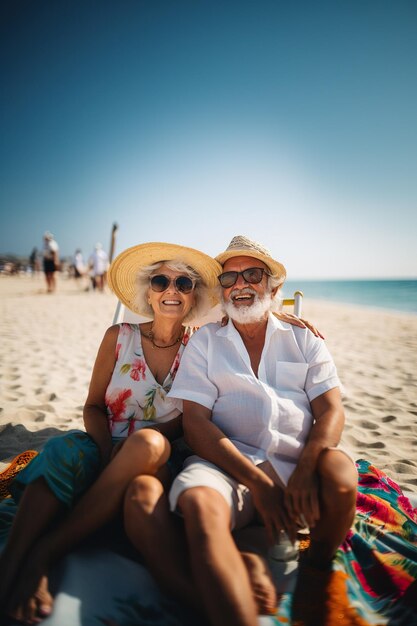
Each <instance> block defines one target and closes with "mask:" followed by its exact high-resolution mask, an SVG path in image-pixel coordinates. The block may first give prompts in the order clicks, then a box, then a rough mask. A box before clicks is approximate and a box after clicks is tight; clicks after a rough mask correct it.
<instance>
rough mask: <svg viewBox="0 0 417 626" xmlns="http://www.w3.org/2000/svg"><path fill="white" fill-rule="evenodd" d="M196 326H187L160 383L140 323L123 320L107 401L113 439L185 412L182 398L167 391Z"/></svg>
mask: <svg viewBox="0 0 417 626" xmlns="http://www.w3.org/2000/svg"><path fill="white" fill-rule="evenodd" d="M191 333H192V329H190V328H186V329H185V332H184V336H183V339H182V342H181V345H180V347H179V350H178V352H177V354H176V356H175V359H174V361H173V363H172V366H171V369H170V370H169V372H168V374H167V376H166V378H165V380H164V382H163V383H162V385H160V384H159V383H158V382H157V381H156V380H155V378H154V376H153V374H152V372H151V370H150V369H149V367H148V364H147V363H146V361H145V357H144V354H143V347H142V337H141V332H140V327H139V324H120V325H119V335H118V338H117V345H116V364H115V366H114V370H113V374H112V377H111V380H110V383H109V385H108V387H107V390H106V396H105V402H106V407H107V415H108V419H109V427H110V432H111V435H112V438H113V439H121V438H125V437H128V436H129V435H130V434H131V433H133V432H134V431H136V430H139V429H140V428H143V427H144V426H146V425H149V422H168V421H169V420H171V419H173V418H174V417H177V416H178V415H180V413H182V402H181V401H180V400H178V399H174V398H168V397H167V394H168V392H169V390H170V389H171V386H172V383H173V381H174V378H175V374H176V373H177V370H178V367H179V364H180V360H181V356H182V353H183V351H184V348H185V346H186V345H187V342H188V339H189V338H190V335H191Z"/></svg>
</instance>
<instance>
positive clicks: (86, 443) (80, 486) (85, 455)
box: [9, 430, 100, 508]
mask: <svg viewBox="0 0 417 626" xmlns="http://www.w3.org/2000/svg"><path fill="white" fill-rule="evenodd" d="M99 469H100V453H99V449H98V447H97V446H96V444H95V443H94V441H93V439H92V438H91V437H90V435H88V434H87V433H85V432H84V431H81V430H79V431H71V432H69V433H66V434H65V435H61V436H59V437H52V438H51V439H49V440H48V441H47V442H46V444H45V447H44V448H43V450H42V452H41V453H40V454H38V455H37V456H35V457H34V458H33V459H32V460H31V461H30V463H28V465H27V466H26V467H25V468H24V469H23V470H22V471H21V472H19V473H18V474H17V476H16V478H15V479H14V480H13V482H12V484H11V486H10V488H9V490H10V492H11V493H12V495H13V499H14V500H15V501H16V502H19V500H20V498H21V496H22V493H23V491H24V489H25V487H26V485H28V484H30V483H32V482H33V481H34V480H36V479H37V478H40V477H42V478H44V479H45V481H46V482H47V484H48V486H49V488H50V489H51V491H52V492H53V493H54V494H55V496H56V497H57V498H58V499H59V500H60V501H61V502H62V503H63V504H65V505H66V506H67V507H68V508H70V507H72V506H73V504H74V500H75V499H77V498H78V497H79V496H80V495H81V494H82V493H83V492H84V491H85V490H86V489H87V487H89V486H90V485H91V483H92V482H93V481H94V480H95V478H96V477H97V475H98V473H99Z"/></svg>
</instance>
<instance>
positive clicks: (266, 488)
mask: <svg viewBox="0 0 417 626" xmlns="http://www.w3.org/2000/svg"><path fill="white" fill-rule="evenodd" d="M250 490H251V494H252V498H253V503H254V505H255V508H256V510H257V511H258V513H259V515H260V516H261V518H262V520H263V523H264V524H265V528H266V531H267V534H268V538H269V541H270V543H271V545H272V544H274V543H276V542H277V541H278V536H279V533H280V531H281V530H285V532H286V533H287V535H288V537H289V538H290V540H291V541H292V542H293V543H294V541H295V540H296V535H297V528H296V524H295V522H294V521H293V520H292V518H291V517H290V516H289V515H288V513H287V510H286V506H285V502H284V492H283V491H282V489H281V488H280V487H278V485H276V484H275V483H274V482H273V480H271V478H269V476H266V475H265V477H264V478H263V479H262V480H260V481H257V482H256V483H255V484H252V485H251V487H250Z"/></svg>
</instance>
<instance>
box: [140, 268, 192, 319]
mask: <svg viewBox="0 0 417 626" xmlns="http://www.w3.org/2000/svg"><path fill="white" fill-rule="evenodd" d="M159 274H163V275H164V276H167V277H168V278H170V279H171V282H170V284H169V285H168V287H167V289H165V291H161V292H158V291H154V290H153V289H152V288H151V287H149V288H148V302H149V304H150V305H151V307H152V309H153V312H154V316H155V319H156V318H157V317H158V316H163V317H167V316H168V317H170V318H174V319H178V320H181V321H182V320H183V319H184V318H185V317H186V316H187V315H188V313H189V312H190V310H191V309H192V307H193V306H194V305H195V291H194V289H193V290H192V291H190V293H183V292H181V291H178V290H177V288H176V286H175V283H174V282H173V281H174V279H175V278H177V277H178V276H184V272H177V271H175V270H172V269H170V268H169V267H167V266H166V265H161V267H160V268H159V269H158V270H157V271H156V272H155V273H154V275H159Z"/></svg>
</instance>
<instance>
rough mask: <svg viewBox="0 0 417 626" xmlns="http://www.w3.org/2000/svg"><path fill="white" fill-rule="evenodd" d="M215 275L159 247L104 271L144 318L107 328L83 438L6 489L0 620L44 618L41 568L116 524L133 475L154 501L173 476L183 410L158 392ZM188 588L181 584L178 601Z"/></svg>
mask: <svg viewBox="0 0 417 626" xmlns="http://www.w3.org/2000/svg"><path fill="white" fill-rule="evenodd" d="M220 273H221V267H220V265H219V264H218V263H217V262H216V261H215V260H213V259H212V258H210V257H209V256H207V255H205V254H203V253H202V252H199V251H197V250H194V249H192V248H186V247H183V246H178V245H174V244H168V243H147V244H142V245H138V246H134V247H132V248H129V249H128V250H126V251H125V252H123V253H122V254H120V255H119V256H118V257H117V258H116V259H115V261H114V262H113V264H112V266H111V267H110V270H109V273H108V282H109V285H110V287H111V288H112V290H113V291H114V292H115V293H116V295H117V296H118V297H119V299H120V300H121V301H122V302H123V303H124V304H125V305H126V306H127V307H128V308H129V309H130V310H132V311H134V312H136V313H138V314H140V315H143V316H146V317H149V318H151V320H150V321H147V322H144V323H141V324H118V325H115V326H112V327H110V328H109V329H108V330H107V331H106V333H105V335H104V338H103V340H102V343H101V346H100V348H99V351H98V355H97V358H96V362H95V365H94V369H93V373H92V378H91V382H90V387H89V392H88V397H87V401H86V403H85V406H84V413H83V416H84V424H85V429H86V432H83V431H77V432H72V433H69V434H66V435H64V436H62V437H56V438H53V439H51V440H49V441H48V442H47V444H46V446H45V448H44V451H43V452H42V453H41V454H39V455H38V456H37V457H35V458H34V459H33V460H32V461H31V462H30V464H29V465H28V466H27V467H26V468H25V469H24V470H23V471H22V472H20V473H19V474H18V475H17V477H16V479H15V480H14V483H13V484H12V487H11V491H12V493H13V498H14V499H13V500H11V501H9V502H8V503H7V504H8V507H9V509H10V511H11V512H12V514H13V516H14V522H13V526H12V529H11V531H10V533H9V535H8V540H7V543H6V545H5V548H4V550H3V553H2V555H1V557H0V570H1V571H2V580H1V582H0V605H1V608H2V610H3V611H6V612H7V613H9V614H12V615H13V616H14V617H17V618H18V619H21V620H23V621H28V622H30V621H32V620H36V619H38V618H39V617H45V616H46V615H48V614H49V613H50V612H51V610H52V604H53V601H52V597H51V596H50V594H49V591H48V584H47V573H48V571H49V569H50V567H51V565H52V564H53V563H55V562H56V560H57V559H58V558H60V557H61V556H62V555H63V554H64V553H66V552H68V551H69V550H70V549H71V548H72V547H74V546H75V545H76V544H77V543H79V542H80V540H82V539H84V538H86V537H87V536H89V535H90V534H91V533H92V532H93V531H95V530H97V529H98V528H100V527H101V526H103V525H104V524H105V523H106V522H108V521H109V520H112V519H113V518H114V517H115V516H116V515H117V513H118V512H119V511H120V510H121V506H122V502H123V497H124V494H125V491H126V488H127V486H128V485H129V484H130V483H131V482H132V480H133V479H134V478H135V477H141V476H146V477H148V478H149V477H152V476H153V477H155V479H156V484H158V485H159V486H160V490H161V492H163V491H164V489H166V488H167V487H169V485H170V483H171V481H172V478H173V476H174V475H175V473H176V472H178V471H179V470H180V469H181V465H182V460H183V458H184V456H185V455H186V454H187V448H186V446H185V444H184V442H183V440H182V439H181V435H182V426H181V418H182V415H181V410H182V407H181V403H180V402H179V401H175V400H172V399H170V398H168V397H167V393H168V392H169V390H170V388H171V385H172V382H173V379H174V377H175V374H176V371H177V369H178V367H179V364H180V359H181V355H182V352H183V350H184V347H185V345H186V343H187V340H188V338H189V336H190V333H191V332H192V331H193V328H192V327H190V326H187V323H188V324H189V322H190V320H191V319H192V318H198V317H201V316H202V315H203V314H204V313H205V312H206V311H207V310H208V308H209V307H210V306H211V304H212V300H211V296H210V290H211V289H212V288H213V287H214V286H215V285H216V283H217V276H218V274H220ZM286 319H287V318H286ZM287 321H292V322H293V323H298V324H299V323H300V322H297V321H296V320H291V319H287ZM142 486H143V485H142ZM144 486H145V489H144V491H143V493H144V498H146V497H147V496H146V480H145V481H144ZM153 488H154V487H153ZM150 500H152V501H154V498H153V497H151V498H150ZM145 504H146V503H145ZM13 507H14V508H13ZM0 517H1V515H0ZM178 549H179V546H178ZM145 558H146V555H145ZM171 574H173V573H171V572H165V575H166V576H167V577H171ZM177 576H178V573H177ZM171 581H172V578H171ZM186 586H187V583H186V582H184V581H183V580H182V579H181V575H179V576H178V595H179V596H180V597H183V596H184V595H187V593H188V591H189V589H186ZM182 592H184V593H182Z"/></svg>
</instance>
